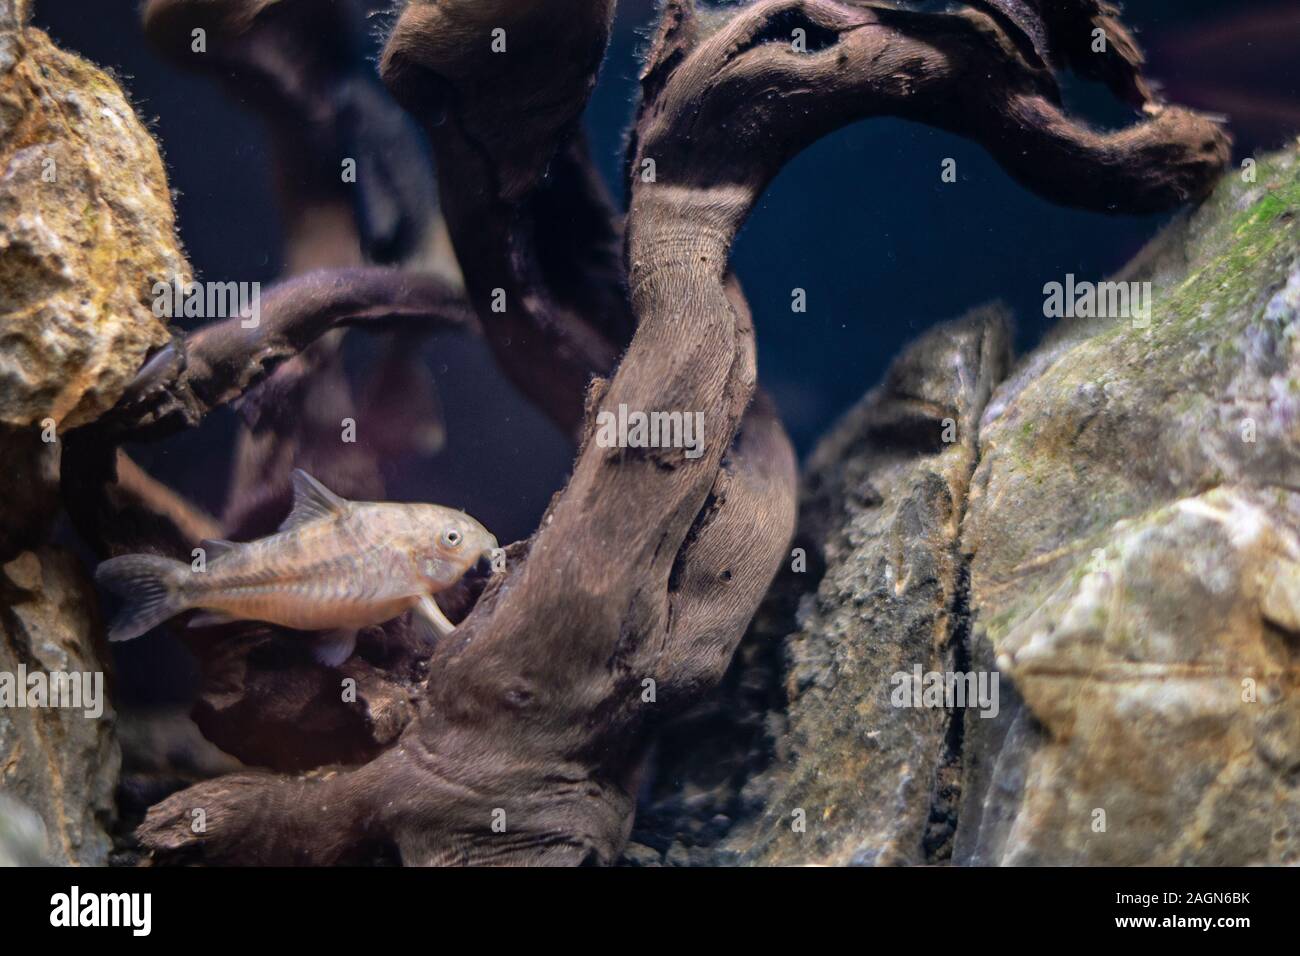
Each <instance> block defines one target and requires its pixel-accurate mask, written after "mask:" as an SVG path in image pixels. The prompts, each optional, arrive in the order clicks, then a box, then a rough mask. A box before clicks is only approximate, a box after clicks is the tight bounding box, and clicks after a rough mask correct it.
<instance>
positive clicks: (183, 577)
mask: <svg viewBox="0 0 1300 956" xmlns="http://www.w3.org/2000/svg"><path fill="white" fill-rule="evenodd" d="M293 490H294V503H293V510H292V511H290V513H289V517H288V518H286V519H285V521H284V523H283V524H282V525H281V526H280V528H279V530H278V531H277V532H276V533H275V534H273V535H270V536H268V537H265V538H260V539H258V540H257V541H250V542H248V543H246V544H236V543H234V542H230V541H204V542H203V543H202V548H203V551H204V560H203V561H202V562H199V561H196V562H195V564H193V565H191V564H186V563H185V562H183V561H174V560H172V559H170V558H164V557H160V556H158V555H151V554H125V555H122V556H121V557H117V558H110V559H109V560H107V561H105V562H104V563H102V564H101V565H100V566H99V567H98V568H97V569H96V571H95V580H96V581H98V582H99V583H100V584H101V585H103V586H104V587H106V588H108V589H109V590H110V591H113V592H115V593H117V594H120V595H122V596H123V597H124V598H126V600H127V604H126V606H125V607H124V608H123V609H122V611H121V613H119V614H118V616H117V617H116V618H115V619H114V621H113V623H112V625H111V626H110V628H109V634H108V639H109V640H110V641H127V640H131V639H132V638H135V637H139V636H140V635H141V634H144V633H145V632H146V631H149V630H151V629H152V628H154V627H157V626H158V625H159V624H161V623H162V622H163V621H165V620H167V619H168V618H171V617H174V616H175V615H177V614H180V613H182V612H183V611H188V610H192V609H196V608H198V609H202V610H203V611H205V612H206V613H204V614H200V615H199V616H198V617H196V618H195V619H194V620H193V621H192V622H191V625H192V626H193V625H202V624H217V623H224V622H228V621H238V620H245V621H265V622H267V623H270V624H279V625H281V626H283V627H288V628H294V629H296V630H302V631H325V632H328V633H327V634H326V635H325V636H324V637H323V638H322V640H321V641H320V642H319V643H318V645H317V649H316V651H317V657H318V658H319V659H320V660H322V661H323V662H325V663H328V664H334V665H337V664H341V663H342V662H343V661H344V660H346V659H347V658H348V657H349V656H350V655H351V653H352V650H353V648H354V646H355V644H356V631H357V630H358V629H359V628H362V627H367V626H369V625H371V624H380V623H383V622H384V621H388V620H391V619H392V618H395V617H397V616H398V615H400V614H402V613H403V612H405V611H407V610H412V609H414V612H415V613H414V615H413V620H414V621H415V623H416V624H417V625H418V626H419V628H420V629H421V630H422V631H423V632H424V633H425V635H426V636H427V637H429V638H430V639H432V638H433V637H436V636H438V635H443V634H447V633H449V632H450V631H451V630H452V629H453V628H454V625H453V624H452V623H451V622H450V621H448V620H447V618H446V616H445V615H444V614H443V613H442V611H441V610H440V609H439V608H438V605H437V604H436V603H434V600H433V597H432V596H433V595H434V594H437V593H438V592H439V591H443V590H446V589H447V588H449V587H451V586H452V585H454V584H455V583H456V582H457V581H459V580H460V579H461V578H462V577H464V575H465V574H466V572H468V571H470V570H471V569H472V568H475V567H476V566H477V567H483V566H485V565H487V564H489V563H490V562H491V560H492V557H493V555H494V554H495V553H496V552H497V551H498V550H499V549H498V547H497V540H496V538H494V537H493V536H492V535H491V534H489V533H488V531H487V529H486V528H484V527H483V526H482V525H481V524H479V523H478V522H477V521H475V520H474V519H473V518H471V517H470V516H469V515H467V514H465V513H464V512H461V511H456V510H454V509H452V508H444V507H442V506H440V505H426V504H397V503H387V502H363V501H356V502H354V501H348V500H346V499H344V498H340V497H339V496H338V495H336V494H334V493H333V492H332V491H330V490H329V489H328V488H326V487H325V486H324V485H322V484H321V483H320V482H318V481H317V480H316V479H315V478H312V477H311V476H310V475H308V474H307V473H306V472H305V471H302V470H296V471H294V473H293Z"/></svg>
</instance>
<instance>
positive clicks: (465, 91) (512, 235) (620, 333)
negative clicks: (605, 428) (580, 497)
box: [380, 0, 632, 435]
mask: <svg viewBox="0 0 1300 956" xmlns="http://www.w3.org/2000/svg"><path fill="white" fill-rule="evenodd" d="M613 9H614V3H613V0H439V2H432V0H413V2H411V3H408V4H407V5H406V7H405V9H404V10H403V12H402V15H401V17H400V18H399V20H398V22H397V25H396V27H395V28H394V30H393V32H392V35H391V36H390V38H389V41H388V44H387V46H386V48H385V50H384V54H383V57H382V59H381V61H380V72H381V75H382V77H383V79H384V82H385V83H386V84H387V86H388V88H389V90H390V91H392V93H393V95H394V96H395V97H396V98H397V100H398V101H399V102H401V103H402V104H404V105H405V106H406V107H407V109H409V110H410V111H411V113H412V114H413V115H414V116H416V117H417V118H418V119H419V120H420V121H421V122H422V123H423V124H424V126H425V130H426V132H427V134H428V136H429V139H430V142H431V143H432V144H433V148H434V155H435V159H436V161H437V165H438V170H439V183H440V186H441V195H442V209H443V214H444V216H445V217H446V220H447V226H448V229H449V230H450V233H451V238H452V242H453V245H454V246H455V248H456V254H457V257H458V259H459V260H460V263H461V267H462V270H463V274H464V278H465V287H466V289H467V291H468V293H469V297H470V300H471V301H472V302H473V303H474V305H475V307H476V309H477V310H478V313H479V316H480V317H481V319H482V321H483V327H484V331H485V333H486V336H487V340H488V343H489V344H490V345H491V347H492V350H493V352H494V354H495V355H496V357H497V361H498V362H499V363H500V365H501V367H502V369H503V370H504V371H505V372H506V374H507V375H509V376H510V378H511V380H512V381H514V382H515V384H516V385H518V386H519V388H520V390H521V391H522V392H523V393H524V394H525V395H526V396H528V398H529V399H530V400H531V401H533V402H534V403H535V404H536V405H537V406H538V407H539V408H541V409H542V410H544V411H545V412H546V413H547V414H548V415H549V416H550V417H551V418H552V419H554V420H555V421H556V422H557V423H559V424H560V425H561V426H562V427H564V428H565V429H567V430H568V431H570V432H571V433H573V434H575V435H576V433H577V431H578V429H579V426H580V423H581V421H582V412H583V395H584V394H585V392H586V388H587V384H588V382H589V380H590V379H591V377H592V375H593V374H603V373H605V372H608V370H609V369H611V368H612V367H613V365H614V362H615V360H616V358H617V356H618V351H619V349H620V348H621V347H622V346H623V345H625V344H626V342H627V340H628V339H629V338H630V336H631V330H632V316H631V312H630V311H629V309H628V305H627V297H626V294H625V291H624V270H623V264H622V259H621V256H620V252H621V233H620V231H619V229H618V227H617V224H616V220H615V216H614V212H613V210H612V208H611V206H610V203H609V200H608V197H607V196H606V195H605V192H604V189H603V187H602V186H601V185H600V182H599V180H598V178H597V177H596V176H595V174H594V172H593V171H592V169H591V165H590V161H589V159H588V157H587V151H586V147H585V144H584V143H583V141H582V140H581V138H580V137H576V135H575V134H576V130H577V122H578V118H579V116H580V115H581V113H582V110H583V108H584V107H585V105H586V102H587V98H588V96H589V95H590V93H591V89H592V86H593V85H594V83H595V76H596V71H597V69H598V67H599V64H600V59H601V57H602V55H603V53H604V49H605V43H606V41H607V39H608V35H609V26H610V20H611V18H612V15H613ZM497 31H500V32H497ZM502 44H504V49H502V46H501V45H502ZM494 45H495V46H494ZM497 51H500V52H497Z"/></svg>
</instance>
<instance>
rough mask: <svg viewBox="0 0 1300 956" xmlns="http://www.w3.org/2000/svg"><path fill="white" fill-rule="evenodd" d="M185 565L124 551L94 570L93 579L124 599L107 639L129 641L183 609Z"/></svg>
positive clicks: (186, 576)
mask: <svg viewBox="0 0 1300 956" xmlns="http://www.w3.org/2000/svg"><path fill="white" fill-rule="evenodd" d="M188 580H189V568H188V566H186V565H185V564H184V563H183V562H180V561H173V560H172V559H171V558H163V557H159V556H158V555H156V554H124V555H122V556H121V557H118V558H109V559H108V560H107V561H105V562H104V563H103V564H101V565H100V566H99V567H98V568H96V569H95V581H96V582H97V583H98V584H99V585H100V586H101V587H104V588H107V589H108V590H109V591H112V592H113V593H114V594H119V595H121V596H122V597H124V598H125V599H126V604H124V605H123V607H122V610H120V611H119V612H118V613H117V616H116V617H115V618H113V623H112V624H110V625H109V628H108V639H109V640H110V641H129V640H131V639H133V638H136V637H139V636H140V635H141V634H144V633H145V632H146V631H149V630H152V629H153V628H155V627H157V626H158V625H159V624H161V623H162V622H163V621H165V620H167V619H168V618H169V617H174V616H175V615H177V614H179V613H181V611H184V610H186V609H187V608H188V607H189V606H190V605H189V600H188V598H187V597H186V595H185V593H184V585H185V583H186V581H188Z"/></svg>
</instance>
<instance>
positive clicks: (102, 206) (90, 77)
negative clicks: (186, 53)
mask: <svg viewBox="0 0 1300 956" xmlns="http://www.w3.org/2000/svg"><path fill="white" fill-rule="evenodd" d="M3 7H4V9H0V423H3V424H4V425H8V426H11V427H24V426H29V425H32V424H39V423H40V422H42V421H43V420H45V419H47V418H48V419H53V421H54V422H55V423H56V425H57V426H58V427H59V429H60V430H63V429H66V428H71V427H75V426H77V425H80V424H84V423H85V422H87V421H90V420H93V419H94V418H95V417H96V416H98V415H99V414H101V413H102V412H104V411H105V410H106V409H108V408H109V407H111V406H112V405H113V403H114V402H116V401H117V399H118V398H119V397H120V396H121V394H122V391H123V389H124V387H125V386H126V384H127V383H128V382H129V381H130V380H131V378H132V376H134V375H135V373H136V371H137V370H138V369H139V367H140V365H141V363H142V361H143V359H144V357H145V353H146V352H147V350H148V349H149V348H151V347H152V346H156V345H159V344H161V343H163V342H165V341H167V339H168V332H167V327H166V323H165V321H164V320H163V319H159V318H157V317H155V316H154V314H153V311H152V304H153V293H152V289H153V285H154V283H155V282H159V281H166V280H169V279H171V278H172V277H173V276H176V275H178V274H179V275H181V276H182V277H186V278H188V277H189V275H190V271H189V267H188V265H187V264H186V261H185V257H184V255H183V254H182V252H181V249H180V246H179V243H178V241H177V238H176V233H175V223H174V216H173V211H172V204H171V197H170V195H169V192H168V186H167V177H166V173H165V171H164V169H163V163H162V160H161V158H160V156H159V153H158V148H157V146H156V145H155V143H154V141H153V138H152V137H151V136H150V135H149V132H148V131H147V130H146V129H145V128H144V126H143V125H142V124H141V123H140V121H139V119H138V118H137V117H136V115H135V112H134V110H133V109H132V107H131V104H130V103H129V102H128V100H127V98H126V96H125V95H124V94H123V92H122V90H121V88H120V87H119V86H118V84H117V83H116V82H114V80H113V79H112V78H111V77H109V76H108V75H107V74H106V73H104V72H103V71H102V70H100V69H98V68H96V67H94V66H92V65H91V64H89V63H87V62H86V61H85V60H82V59H81V58H79V57H77V56H75V55H72V54H70V53H65V52H63V51H61V50H59V49H58V48H57V47H55V46H54V45H53V44H52V43H51V42H50V40H49V38H48V37H47V36H46V35H45V34H44V33H42V32H41V31H40V30H36V29H34V28H31V27H25V28H23V27H18V28H14V27H15V25H16V14H15V11H14V8H13V6H12V2H11V0H5V2H4V3H3ZM6 23H8V25H9V29H6Z"/></svg>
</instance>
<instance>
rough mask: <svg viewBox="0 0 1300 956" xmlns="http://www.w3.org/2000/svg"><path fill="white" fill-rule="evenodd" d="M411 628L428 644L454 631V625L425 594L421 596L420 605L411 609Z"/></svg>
mask: <svg viewBox="0 0 1300 956" xmlns="http://www.w3.org/2000/svg"><path fill="white" fill-rule="evenodd" d="M411 626H412V627H414V628H415V632H416V633H417V634H419V635H420V636H421V637H422V638H424V640H426V641H428V642H429V643H430V644H432V643H434V642H435V641H436V640H437V639H438V638H440V637H446V636H447V635H448V634H450V633H451V632H452V631H454V630H456V625H455V624H453V623H451V621H449V620H447V615H445V614H443V613H442V608H440V607H438V604H437V602H436V601H434V599H433V598H431V597H430V596H429V595H427V594H424V595H421V596H420V603H418V604H417V605H415V607H413V608H412V609H411Z"/></svg>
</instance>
